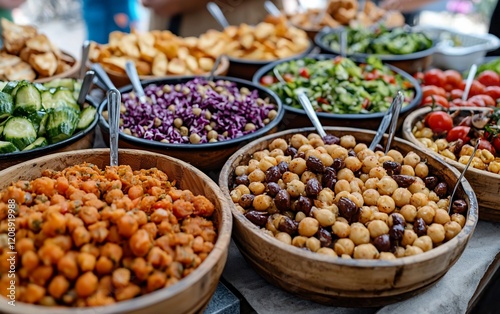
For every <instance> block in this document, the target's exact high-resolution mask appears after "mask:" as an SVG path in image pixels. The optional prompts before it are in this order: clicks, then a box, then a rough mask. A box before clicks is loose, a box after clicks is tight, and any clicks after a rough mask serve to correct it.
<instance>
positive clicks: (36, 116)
mask: <svg viewBox="0 0 500 314" xmlns="http://www.w3.org/2000/svg"><path fill="white" fill-rule="evenodd" d="M46 115H47V112H45V111H36V112H32V113H30V114H28V115H27V116H26V118H28V120H30V121H31V123H32V124H33V127H34V128H35V130H39V129H40V123H41V122H42V120H43V118H44V117H45V116H46Z"/></svg>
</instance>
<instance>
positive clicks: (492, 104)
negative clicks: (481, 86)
mask: <svg viewBox="0 0 500 314" xmlns="http://www.w3.org/2000/svg"><path fill="white" fill-rule="evenodd" d="M473 97H481V98H482V99H483V101H484V104H485V105H486V107H495V106H496V105H497V102H496V101H495V100H494V99H493V98H492V97H491V96H490V95H486V94H481V95H476V96H473Z"/></svg>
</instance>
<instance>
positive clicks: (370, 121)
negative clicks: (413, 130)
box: [253, 54, 422, 130]
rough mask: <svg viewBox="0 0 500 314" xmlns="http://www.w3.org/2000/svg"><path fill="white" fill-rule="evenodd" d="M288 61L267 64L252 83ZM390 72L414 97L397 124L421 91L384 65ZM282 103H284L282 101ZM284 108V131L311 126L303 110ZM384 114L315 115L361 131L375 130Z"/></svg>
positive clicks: (319, 57)
mask: <svg viewBox="0 0 500 314" xmlns="http://www.w3.org/2000/svg"><path fill="white" fill-rule="evenodd" d="M307 57H308V58H312V59H316V60H318V61H319V60H328V59H334V58H335V57H336V56H335V55H327V54H319V55H310V56H307ZM301 58H302V57H298V58H292V59H290V60H298V59H301ZM290 60H282V61H276V62H273V63H271V64H268V65H266V66H264V67H263V68H261V69H260V70H259V71H257V73H255V75H254V77H253V83H254V84H256V85H260V79H261V78H262V77H263V76H265V75H266V74H267V73H268V72H270V71H272V69H273V68H274V67H275V66H277V65H278V64H281V63H284V62H287V61H290ZM386 65H387V66H388V67H389V68H390V69H391V70H392V71H394V72H396V73H398V74H399V75H401V76H402V77H404V78H405V79H406V80H408V81H410V82H411V84H412V85H413V87H414V90H415V97H414V98H413V100H412V101H411V102H410V104H408V105H407V106H405V107H403V108H402V109H401V113H400V115H399V120H398V121H399V123H402V122H403V120H404V117H405V116H406V115H407V114H408V113H409V112H410V111H411V110H413V109H415V108H416V107H417V106H418V104H420V101H421V100H422V89H421V88H420V85H419V84H418V82H417V80H415V78H414V77H413V76H411V75H410V74H408V73H406V72H404V71H403V70H401V69H398V68H396V67H394V66H392V65H390V64H386ZM282 102H283V103H285V102H284V101H283V100H282ZM283 107H284V108H285V111H286V114H285V117H284V118H283V123H282V124H283V125H284V126H285V128H286V129H288V128H298V127H307V126H311V122H310V120H309V118H308V117H307V114H306V112H305V111H304V110H303V109H298V108H295V107H292V106H289V105H283ZM385 114H386V112H375V113H360V114H352V113H351V114H350V113H346V114H337V113H326V112H317V113H316V115H317V116H318V118H319V119H320V121H321V123H322V124H323V125H329V126H345V127H361V128H363V129H372V130H376V129H377V128H378V126H379V124H380V121H382V118H383V117H384V116H385Z"/></svg>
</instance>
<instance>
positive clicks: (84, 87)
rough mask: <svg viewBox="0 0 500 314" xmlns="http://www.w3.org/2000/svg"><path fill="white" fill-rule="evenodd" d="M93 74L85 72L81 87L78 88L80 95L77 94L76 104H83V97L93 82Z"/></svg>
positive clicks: (90, 71) (92, 72)
mask: <svg viewBox="0 0 500 314" xmlns="http://www.w3.org/2000/svg"><path fill="white" fill-rule="evenodd" d="M94 75H95V72H94V71H92V70H89V71H87V73H86V74H85V76H84V78H83V82H82V87H80V93H79V94H78V100H77V101H76V103H77V104H78V105H79V106H81V105H83V103H84V102H85V97H86V96H87V94H88V93H89V90H90V88H91V87H92V83H93V82H94Z"/></svg>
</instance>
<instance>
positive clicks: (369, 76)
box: [365, 73, 377, 81]
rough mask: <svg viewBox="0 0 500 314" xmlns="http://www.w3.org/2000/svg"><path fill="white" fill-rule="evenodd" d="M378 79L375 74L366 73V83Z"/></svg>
mask: <svg viewBox="0 0 500 314" xmlns="http://www.w3.org/2000/svg"><path fill="white" fill-rule="evenodd" d="M376 78H377V77H376V75H375V74H373V73H365V80H366V81H373V80H374V79H376Z"/></svg>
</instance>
